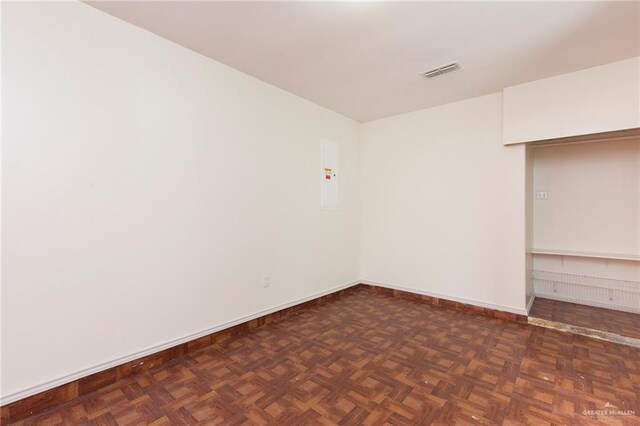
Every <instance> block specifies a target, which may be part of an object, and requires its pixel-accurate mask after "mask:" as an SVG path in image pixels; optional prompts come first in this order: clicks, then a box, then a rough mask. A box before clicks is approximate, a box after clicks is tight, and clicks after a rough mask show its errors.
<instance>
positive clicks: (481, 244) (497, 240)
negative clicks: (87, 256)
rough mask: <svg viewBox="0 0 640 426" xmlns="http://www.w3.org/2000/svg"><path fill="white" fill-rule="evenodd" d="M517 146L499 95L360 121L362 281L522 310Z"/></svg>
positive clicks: (521, 152)
mask: <svg viewBox="0 0 640 426" xmlns="http://www.w3.org/2000/svg"><path fill="white" fill-rule="evenodd" d="M525 150H526V148H525V146H523V145H519V146H513V147H505V146H503V143H502V96H501V94H494V95H489V96H484V97H480V98H474V99H468V100H465V101H461V102H456V103H452V104H448V105H444V106H440V107H436V108H430V109H425V110H421V111H417V112H414V113H410V114H403V115H399V116H396V117H391V118H387V119H382V120H377V121H373V122H370V123H366V124H364V125H363V126H362V166H363V169H362V170H363V174H362V185H363V188H362V238H363V239H362V241H363V242H362V276H363V279H364V280H365V281H368V282H374V283H382V284H386V285H388V286H393V287H402V288H407V289H410V290H412V291H417V292H422V293H426V294H434V295H443V296H444V297H447V298H449V299H456V300H462V301H471V302H472V303H475V304H480V305H485V306H491V307H497V308H499V309H504V310H509V311H513V312H524V310H525V304H526V302H525V291H526V290H525V287H526V286H525V270H526V265H525V215H524V211H525Z"/></svg>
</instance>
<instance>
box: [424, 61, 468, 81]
mask: <svg viewBox="0 0 640 426" xmlns="http://www.w3.org/2000/svg"><path fill="white" fill-rule="evenodd" d="M459 69H460V64H459V63H458V62H452V63H450V64H446V65H442V66H439V67H438V68H434V69H432V70H429V71H425V72H423V73H422V75H423V76H424V77H427V78H433V77H437V76H439V75H442V74H446V73H448V72H453V71H457V70H459Z"/></svg>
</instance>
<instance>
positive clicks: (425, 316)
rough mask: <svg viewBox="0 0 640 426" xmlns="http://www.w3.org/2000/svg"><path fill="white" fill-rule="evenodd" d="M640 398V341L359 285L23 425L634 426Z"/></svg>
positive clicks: (638, 417)
mask: <svg viewBox="0 0 640 426" xmlns="http://www.w3.org/2000/svg"><path fill="white" fill-rule="evenodd" d="M638 401H640V349H637V348H632V347H628V346H622V345H617V344H613V343H609V342H603V341H598V340H594V339H589V338H585V337H582V336H577V335H572V334H566V333H562V332H558V331H556V330H550V329H545V328H541V327H535V326H530V325H526V324H521V323H516V322H511V321H506V320H501V319H492V318H486V317H482V316H476V315H473V314H468V313H460V312H456V311H452V310H448V309H444V308H440V307H434V306H430V305H426V304H421V303H419V302H413V301H409V300H404V299H400V298H395V297H393V296H388V295H383V294H376V293H372V292H369V291H366V290H362V289H360V290H356V291H353V292H351V293H348V294H347V295H345V296H343V297H341V298H340V299H337V300H335V301H331V302H328V303H326V304H324V305H320V306H317V307H312V308H309V309H305V310H302V311H300V313H299V314H297V315H295V316H292V317H290V318H286V319H283V320H282V321H279V322H275V323H270V324H268V325H266V326H263V327H260V328H258V329H255V330H253V331H251V332H248V333H246V334H243V335H241V336H238V337H235V338H232V339H229V340H227V341H224V342H220V343H217V344H215V345H213V346H210V347H208V348H205V349H202V350H201V351H198V352H194V353H191V354H188V355H185V356H183V357H181V358H178V359H175V360H173V361H172V362H170V363H168V364H165V365H162V366H160V367H158V368H157V369H152V370H148V371H146V372H142V373H140V374H138V375H135V376H132V377H129V378H127V379H124V380H122V381H119V382H117V383H115V384H113V385H110V386H109V387H106V388H103V389H100V390H98V391H96V392H94V393H91V394H88V395H86V396H84V397H82V398H81V399H79V400H76V401H73V402H70V403H68V404H65V405H63V406H60V407H57V408H56V409H54V410H51V411H49V412H46V413H43V414H42V415H39V416H37V417H33V418H30V419H27V420H25V421H23V422H20V423H18V424H50V425H55V424H120V425H134V424H155V425H169V424H196V423H212V424H215V423H225V424H266V423H270V424H280V425H290V424H308V423H313V424H337V423H342V424H382V423H388V424H398V425H400V424H420V425H424V424H429V423H435V424H438V423H439V424H452V423H456V424H479V423H484V424H546V423H556V424H590V423H595V421H596V420H600V421H605V422H607V423H613V424H629V425H630V424H638V422H640V406H639V405H640V404H639V402H638ZM613 407H615V408H613ZM633 412H635V414H633Z"/></svg>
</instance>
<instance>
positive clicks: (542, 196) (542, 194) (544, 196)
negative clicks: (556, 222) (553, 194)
mask: <svg viewBox="0 0 640 426" xmlns="http://www.w3.org/2000/svg"><path fill="white" fill-rule="evenodd" d="M548 198H549V191H538V192H536V200H546V199H548Z"/></svg>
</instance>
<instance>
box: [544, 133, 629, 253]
mask: <svg viewBox="0 0 640 426" xmlns="http://www.w3.org/2000/svg"><path fill="white" fill-rule="evenodd" d="M533 152H534V194H533V195H534V203H533V205H534V211H533V217H534V226H533V228H534V246H535V248H539V249H553V250H575V251H589V252H600V253H614V254H615V253H619V254H635V255H639V254H640V139H635V140H627V141H608V142H599V143H585V144H575V145H566V146H564V145H559V146H548V147H536V148H534V149H533ZM542 190H544V191H548V192H549V199H546V200H538V199H535V193H536V192H537V191H542Z"/></svg>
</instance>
